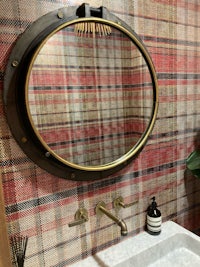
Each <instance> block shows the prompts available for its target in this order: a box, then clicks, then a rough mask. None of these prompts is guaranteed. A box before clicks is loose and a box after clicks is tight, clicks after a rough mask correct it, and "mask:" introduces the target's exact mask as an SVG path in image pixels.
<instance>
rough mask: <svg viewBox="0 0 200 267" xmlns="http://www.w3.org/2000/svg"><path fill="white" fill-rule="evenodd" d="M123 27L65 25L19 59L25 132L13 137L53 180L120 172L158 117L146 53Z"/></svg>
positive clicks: (101, 22)
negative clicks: (83, 174)
mask: <svg viewBox="0 0 200 267" xmlns="http://www.w3.org/2000/svg"><path fill="white" fill-rule="evenodd" d="M111 17H112V18H113V15H112V16H111ZM115 18H116V17H115ZM40 23H41V22H40ZM125 26H126V25H125ZM125 26H124V24H123V22H122V21H120V20H119V19H118V23H116V21H113V20H112V19H111V20H105V19H101V18H93V17H92V18H91V17H89V18H79V19H75V20H70V21H68V20H67V21H65V22H64V23H59V25H56V26H54V27H52V30H49V32H48V33H47V34H46V35H45V36H44V35H39V38H38V36H37V38H35V39H34V42H35V45H34V47H33V48H31V45H32V43H34V42H32V43H30V44H31V45H30V47H29V50H30V51H29V52H28V53H27V55H26V57H25V56H24V55H22V56H21V61H20V65H21V69H20V68H19V69H18V72H19V71H20V70H21V71H22V70H25V74H26V75H24V78H22V79H20V78H19V79H18V80H17V82H18V84H19V85H20V86H21V87H23V88H24V91H23V94H22V95H21V97H19V96H18V97H16V98H18V100H17V101H18V102H19V99H20V101H21V102H22V101H24V105H21V104H19V103H18V104H15V106H16V111H17V113H20V115H22V117H23V119H22V120H21V118H19V116H18V115H19V114H18V115H16V116H17V120H18V122H20V123H19V125H22V124H23V126H22V127H21V128H20V127H19V126H18V131H17V133H16V131H15V134H14V135H15V136H17V140H18V141H19V143H20V144H21V145H22V148H23V149H25V152H26V153H27V152H28V154H29V155H31V158H32V159H33V160H34V161H36V162H37V163H39V165H40V166H42V167H43V168H45V169H47V170H49V171H50V172H52V173H54V174H57V175H59V176H61V177H66V171H70V173H72V174H73V175H72V176H76V175H75V171H76V170H78V171H79V175H80V174H81V172H80V171H84V172H85V171H86V172H88V171H90V172H95V174H96V172H97V171H99V172H101V174H100V176H105V175H102V172H104V171H105V170H111V169H112V170H113V171H114V170H115V171H116V170H118V169H119V168H118V166H121V165H124V164H126V163H128V161H129V160H130V159H131V158H132V157H133V156H134V155H136V154H137V153H138V152H139V151H140V150H141V149H142V148H143V146H144V144H145V142H146V141H147V138H148V136H149V134H150V132H151V130H152V128H153V125H154V122H155V118H156V113H157V106H158V103H157V94H158V93H157V80H156V75H155V70H154V67H153V64H152V61H151V58H150V56H149V54H148V52H147V50H146V48H145V47H144V45H143V43H142V42H141V40H140V39H139V37H138V36H137V35H136V34H135V33H134V32H133V31H132V30H130V29H127V27H125ZM32 31H34V30H32ZM41 32H42V31H41ZM29 35H30V33H29ZM35 40H37V42H36V41H35ZM11 62H12V63H11V65H12V67H18V61H16V60H15V63H16V62H17V63H16V66H14V61H13V59H12V60H11ZM22 62H23V64H25V63H26V66H25V65H22ZM21 80H22V82H21ZM9 88H10V87H9ZM16 90H19V88H18V89H16V87H15V95H17V94H16ZM11 91H12V92H13V89H9V90H7V96H6V102H7V101H8V95H9V94H8V93H9V92H11ZM14 101H16V99H13V101H12V103H13V102H14ZM10 105H11V104H9V105H8V106H10ZM22 106H23V107H22ZM18 110H20V111H18ZM15 119H16V118H15ZM9 120H10V118H9ZM11 128H12V129H14V127H13V125H12V126H11ZM19 128H20V129H19ZM20 130H21V133H20ZM29 149H31V151H30V150H29ZM41 154H42V157H41ZM38 156H39V159H38ZM56 169H57V170H56ZM58 169H60V170H61V172H60V173H59V171H58ZM107 173H108V174H109V172H106V174H107ZM111 173H112V172H111ZM72 176H70V177H69V178H71V179H73V177H72ZM97 178H99V176H97ZM75 179H76V180H79V179H78V178H77V177H76V178H75ZM82 179H84V180H87V178H81V180H82ZM94 179H95V177H94Z"/></svg>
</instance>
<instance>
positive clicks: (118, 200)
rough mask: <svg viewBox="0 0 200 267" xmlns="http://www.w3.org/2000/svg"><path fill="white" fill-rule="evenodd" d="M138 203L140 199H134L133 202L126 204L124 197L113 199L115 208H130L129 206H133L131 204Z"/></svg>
mask: <svg viewBox="0 0 200 267" xmlns="http://www.w3.org/2000/svg"><path fill="white" fill-rule="evenodd" d="M136 203H138V201H133V202H130V203H128V204H125V203H124V199H123V197H121V196H120V197H117V198H116V199H114V201H113V205H114V208H115V209H120V208H124V209H125V208H129V207H131V206H133V205H135V204H136Z"/></svg>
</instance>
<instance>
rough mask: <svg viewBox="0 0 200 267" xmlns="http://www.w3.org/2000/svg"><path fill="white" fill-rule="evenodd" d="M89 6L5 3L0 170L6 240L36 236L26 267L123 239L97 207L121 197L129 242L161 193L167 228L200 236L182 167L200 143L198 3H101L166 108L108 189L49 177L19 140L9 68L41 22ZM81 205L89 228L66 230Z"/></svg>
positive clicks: (199, 197)
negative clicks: (23, 37)
mask: <svg viewBox="0 0 200 267" xmlns="http://www.w3.org/2000/svg"><path fill="white" fill-rule="evenodd" d="M81 2H82V1H75V0H72V1H64V0H63V1H60V0H46V1H42V0H41V1H37V0H33V1H25V0H18V1H14V0H3V1H1V13H0V22H1V33H0V46H1V49H0V59H1V67H0V78H1V80H0V94H1V99H0V125H1V128H0V164H1V173H2V182H3V191H4V197H5V206H6V215H7V221H8V227H9V235H10V236H12V235H14V234H17V233H20V234H21V235H24V236H25V235H27V236H28V237H29V242H28V247H27V254H26V255H27V257H26V264H25V266H27V267H31V266H45V267H47V266H59V267H61V266H68V265H70V264H71V263H73V262H75V261H78V260H81V259H82V258H84V257H86V256H88V255H90V254H93V253H95V252H97V251H99V250H102V249H103V248H105V247H107V246H111V245H113V244H114V243H116V242H120V241H121V240H123V238H122V237H121V236H120V231H119V228H118V226H116V225H115V224H113V223H112V222H111V221H110V220H109V219H107V218H105V217H104V218H103V219H102V220H100V221H99V220H97V218H96V215H95V212H94V207H95V205H96V203H98V201H100V200H104V201H105V202H106V203H107V204H108V207H109V208H110V209H112V200H113V198H114V197H115V196H117V195H121V196H123V197H124V200H125V202H126V203H129V202H131V201H134V200H137V201H138V203H137V204H136V205H134V206H133V207H131V208H129V209H126V210H121V211H120V212H119V216H120V217H122V218H123V219H124V220H125V221H126V223H127V226H128V230H129V236H132V235H135V234H137V233H139V232H140V231H142V230H143V229H144V225H145V216H146V209H147V206H148V205H149V202H150V198H151V197H152V196H153V195H155V196H156V199H157V202H158V204H159V207H160V209H161V210H162V215H163V220H164V221H166V220H174V221H177V222H178V223H180V224H181V225H183V226H185V227H186V228H188V229H190V230H193V231H198V230H199V228H200V223H199V221H200V192H199V191H200V181H199V180H198V179H195V178H194V177H193V176H192V175H191V174H190V173H189V172H188V171H187V170H186V166H185V159H186V158H187V156H188V155H189V153H190V152H192V150H193V149H194V147H198V145H199V141H198V137H199V125H200V122H199V113H200V104H199V101H200V94H199V93H200V88H199V84H200V70H199V68H200V66H199V64H198V62H199V57H200V35H198V32H199V27H200V17H199V16H198V12H199V11H200V4H198V1H197V0H196V1H195V0H193V1H184V0H179V1H172V0H171V1H169V0H168V1H166V0H162V1H161V0H139V1H125V0H124V1H121V0H115V1H114V0H113V1H107V0H101V1H87V2H88V3H89V4H90V5H91V6H100V5H104V6H106V7H107V8H108V9H110V11H112V12H113V13H114V14H115V15H117V16H119V17H120V18H121V19H123V20H125V21H126V23H127V24H129V25H131V26H132V27H133V28H134V29H135V31H136V32H137V33H138V34H139V35H140V37H141V38H142V39H143V41H144V43H145V45H146V46H147V48H148V50H149V52H150V53H151V56H152V59H153V61H154V64H155V68H156V71H157V74H158V82H159V89H160V97H159V101H160V105H159V113H158V118H157V121H156V125H155V127H154V130H153V132H152V134H151V138H150V139H149V141H148V143H147V145H146V147H145V148H144V150H143V151H142V152H141V154H140V155H139V156H138V157H137V158H136V159H135V160H134V161H133V162H132V163H131V164H130V165H129V166H127V167H126V168H124V169H123V170H122V171H120V172H118V173H116V174H115V175H112V176H110V177H108V178H106V179H104V180H101V181H94V182H73V181H70V180H64V179H60V178H57V177H53V176H52V175H50V174H48V173H46V172H45V171H44V170H42V169H40V168H39V167H37V166H36V165H35V164H34V163H33V162H32V161H31V160H29V159H28V158H27V157H26V156H25V155H24V153H23V152H22V151H21V149H20V148H19V147H18V145H17V144H16V142H15V140H14V139H13V137H12V135H11V133H10V131H9V127H8V125H7V122H6V118H5V114H4V106H3V100H2V94H3V77H4V71H5V67H6V62H7V59H8V56H9V53H10V51H11V48H12V46H13V44H14V42H15V40H16V39H17V37H18V36H19V35H20V34H21V33H22V32H23V31H24V30H25V28H26V27H27V26H28V25H29V24H30V23H31V22H32V21H34V20H35V19H37V18H38V17H40V16H42V15H43V14H45V13H47V12H49V11H51V10H54V9H57V8H59V7H63V6H64V5H78V4H80V3H81ZM79 207H85V208H86V209H87V210H88V212H89V221H88V222H87V223H86V224H84V225H81V226H78V227H74V228H69V227H68V223H69V222H71V221H72V220H73V218H74V214H75V212H76V210H77V209H78V208H79Z"/></svg>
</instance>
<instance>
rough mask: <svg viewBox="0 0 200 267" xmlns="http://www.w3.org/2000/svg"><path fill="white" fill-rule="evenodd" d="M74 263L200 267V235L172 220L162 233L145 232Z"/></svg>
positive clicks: (115, 266)
mask: <svg viewBox="0 0 200 267" xmlns="http://www.w3.org/2000/svg"><path fill="white" fill-rule="evenodd" d="M72 266H74V267H75V266H76V267H86V266H87V267H90V266H91V267H99V266H100V267H146V266H148V267H161V266H162V267H185V266H187V267H188V266H191V267H200V237H199V236H197V235H195V234H193V233H191V232H190V231H188V230H186V229H185V228H183V227H181V226H179V225H178V224H176V223H174V222H171V221H168V222H166V223H163V225H162V232H161V234H160V235H158V236H152V235H150V234H148V233H146V232H142V233H140V234H139V235H136V236H134V237H131V238H128V239H126V240H124V241H122V242H121V243H119V244H117V245H114V246H112V247H110V248H108V249H106V250H103V251H101V252H99V253H97V254H96V255H94V256H91V257H89V258H87V259H85V260H83V261H81V262H78V263H76V264H74V265H72Z"/></svg>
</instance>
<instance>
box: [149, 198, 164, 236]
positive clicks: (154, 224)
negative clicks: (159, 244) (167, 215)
mask: <svg viewBox="0 0 200 267" xmlns="http://www.w3.org/2000/svg"><path fill="white" fill-rule="evenodd" d="M155 199H156V198H155V197H152V203H151V205H150V206H149V207H148V210H147V231H148V232H149V233H150V234H151V235H159V234H160V232H161V224H162V217H161V212H160V211H159V210H158V209H157V203H156V201H155Z"/></svg>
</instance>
